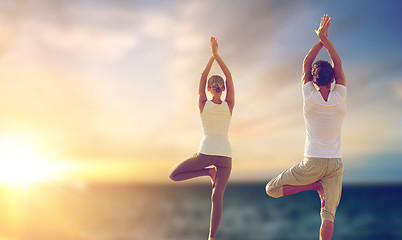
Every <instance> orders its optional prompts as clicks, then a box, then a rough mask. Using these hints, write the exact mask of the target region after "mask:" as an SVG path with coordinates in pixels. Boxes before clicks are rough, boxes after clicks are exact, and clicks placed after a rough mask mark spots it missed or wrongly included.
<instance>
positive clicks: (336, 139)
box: [302, 81, 346, 158]
mask: <svg viewBox="0 0 402 240" xmlns="http://www.w3.org/2000/svg"><path fill="white" fill-rule="evenodd" d="M302 90H303V113H304V120H305V123H306V142H305V147H304V156H306V157H319V158H341V157H342V152H341V128H342V122H343V118H344V116H345V113H346V87H345V86H343V85H340V84H335V87H334V89H333V90H332V91H331V92H330V93H329V96H328V99H327V101H325V100H324V99H323V98H322V95H321V93H320V92H319V91H318V90H317V89H316V88H315V87H314V85H313V82H312V81H310V82H308V83H306V84H304V86H303V89H302Z"/></svg>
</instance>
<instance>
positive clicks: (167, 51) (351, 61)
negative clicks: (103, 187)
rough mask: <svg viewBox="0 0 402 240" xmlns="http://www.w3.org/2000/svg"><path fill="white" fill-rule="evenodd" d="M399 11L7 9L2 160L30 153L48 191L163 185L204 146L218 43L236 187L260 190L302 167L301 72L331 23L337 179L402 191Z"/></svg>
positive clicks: (210, 5)
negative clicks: (229, 101) (14, 145)
mask: <svg viewBox="0 0 402 240" xmlns="http://www.w3.org/2000/svg"><path fill="white" fill-rule="evenodd" d="M401 11H402V2H401V1H398V0H385V1H365V0H364V1H363V0H355V1H346V0H340V1H316V0H311V1H291V0H284V1H280V0H270V1H264V0H250V1H229V0H226V1H209V0H207V1H191V0H190V1H161V0H152V1H140V0H138V1H128V0H115V1H106V0H85V1H82V0H71V1H62V0H35V1H28V0H18V1H15V0H2V1H0V36H1V37H0V89H1V94H0V138H1V142H2V144H3V150H4V146H6V145H7V143H9V142H10V141H12V139H14V141H16V142H21V141H25V142H28V145H29V146H30V147H29V148H32V149H34V152H35V154H36V156H41V157H42V158H43V159H45V161H46V164H47V166H48V168H49V169H52V172H51V173H49V176H48V177H49V178H51V179H53V180H57V181H75V182H92V181H94V182H110V183H119V182H145V183H149V182H151V183H154V182H163V183H167V182H169V179H168V174H169V170H170V169H171V168H172V167H173V166H174V165H175V164H177V163H178V162H180V161H182V160H184V159H186V158H187V157H189V156H192V155H193V154H194V153H195V152H197V150H198V146H199V143H200V140H201V138H202V131H201V123H200V119H199V110H198V106H197V97H198V96H197V91H198V89H197V88H198V82H199V78H200V74H201V72H202V70H203V69H204V67H205V65H206V63H207V62H208V59H209V57H210V55H211V51H210V47H209V39H210V37H211V36H215V37H216V38H217V40H218V43H219V54H220V55H221V57H222V58H223V60H224V61H225V63H226V64H227V65H228V67H229V69H230V71H231V73H232V76H233V79H234V84H235V93H236V106H235V109H234V112H233V117H232V121H231V126H230V130H229V138H230V141H231V144H232V148H233V169H232V175H231V181H268V180H269V179H270V178H272V177H273V176H275V175H276V174H278V173H279V172H281V171H282V170H284V169H286V168H289V167H291V166H292V165H294V164H297V163H298V162H299V161H301V160H302V158H303V151H304V139H305V129H304V120H303V113H302V96H301V84H300V76H301V64H302V61H303V58H304V56H305V55H306V54H307V52H308V51H309V49H310V48H311V47H312V46H313V45H314V43H315V42H316V41H317V40H318V38H317V36H316V34H315V32H314V29H317V28H318V26H319V21H320V18H321V17H322V15H323V14H329V16H330V17H331V18H332V20H331V26H330V29H329V39H330V40H331V41H332V43H333V44H334V46H335V47H336V49H337V51H338V53H339V55H340V57H341V59H342V65H343V69H344V72H345V76H346V80H347V87H348V98H347V109H348V110H347V115H346V117H345V119H344V124H343V131H342V152H343V161H344V165H345V169H346V171H345V175H344V180H345V181H346V182H348V181H349V182H395V181H402V161H401V160H402V148H401V143H402V57H401V53H402V46H401V44H400V43H401V40H402V31H401V26H402V20H401V18H400V17H398V15H399V13H400V12H401ZM318 58H319V59H323V60H330V59H329V57H328V55H327V53H326V51H325V50H324V49H323V50H322V51H321V53H320V54H319V55H318ZM211 74H222V72H221V71H220V69H219V68H218V67H217V65H216V63H215V65H214V66H213V68H212V71H211ZM15 139H17V140H15ZM21 139H23V140H21ZM0 147H1V146H0ZM21 151H27V149H24V148H22V149H21ZM0 154H1V153H0ZM7 161H13V158H12V156H11V158H8V159H1V160H0V162H2V163H0V164H3V165H4V164H6V162H7ZM23 165H24V163H23V162H22V163H21V166H23ZM204 180H205V179H204ZM201 181H202V180H201Z"/></svg>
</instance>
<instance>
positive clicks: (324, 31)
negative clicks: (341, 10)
mask: <svg viewBox="0 0 402 240" xmlns="http://www.w3.org/2000/svg"><path fill="white" fill-rule="evenodd" d="M330 24H331V18H330V17H328V14H324V16H323V17H322V18H321V22H320V27H319V28H318V30H315V32H316V33H317V36H318V38H319V39H320V40H322V39H328V28H329V25H330Z"/></svg>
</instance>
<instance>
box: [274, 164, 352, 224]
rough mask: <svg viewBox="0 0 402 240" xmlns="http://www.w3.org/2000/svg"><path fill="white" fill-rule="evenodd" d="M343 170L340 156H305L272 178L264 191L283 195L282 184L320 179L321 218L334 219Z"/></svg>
mask: <svg viewBox="0 0 402 240" xmlns="http://www.w3.org/2000/svg"><path fill="white" fill-rule="evenodd" d="M343 171H344V170H343V165H342V159H341V158H311V157H305V158H304V160H303V161H302V162H300V163H299V164H298V165H296V166H294V167H292V168H290V169H288V170H285V171H283V172H282V173H281V174H279V176H277V177H276V178H273V179H272V180H271V181H270V182H269V183H268V184H267V186H266V191H267V194H268V195H269V196H271V197H274V198H278V197H282V196H283V185H293V186H299V185H307V184H310V183H314V182H316V181H320V183H321V185H322V186H323V188H324V194H325V205H324V207H323V208H322V209H321V219H322V220H329V221H334V219H335V212H336V208H337V207H338V204H339V200H340V199H341V192H342V175H343Z"/></svg>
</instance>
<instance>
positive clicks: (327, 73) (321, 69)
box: [311, 60, 334, 86]
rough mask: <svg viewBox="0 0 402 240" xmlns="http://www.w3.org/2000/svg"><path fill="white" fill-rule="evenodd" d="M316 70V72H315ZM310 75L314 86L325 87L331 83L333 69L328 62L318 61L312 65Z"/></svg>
mask: <svg viewBox="0 0 402 240" xmlns="http://www.w3.org/2000/svg"><path fill="white" fill-rule="evenodd" d="M316 69H317V70H318V71H316ZM311 74H312V77H313V81H314V83H315V84H317V85H318V86H326V85H329V84H330V83H331V82H332V79H333V77H334V69H333V68H332V66H331V64H330V63H329V62H327V61H323V60H320V61H317V62H315V63H314V64H313V67H312V69H311Z"/></svg>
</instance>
